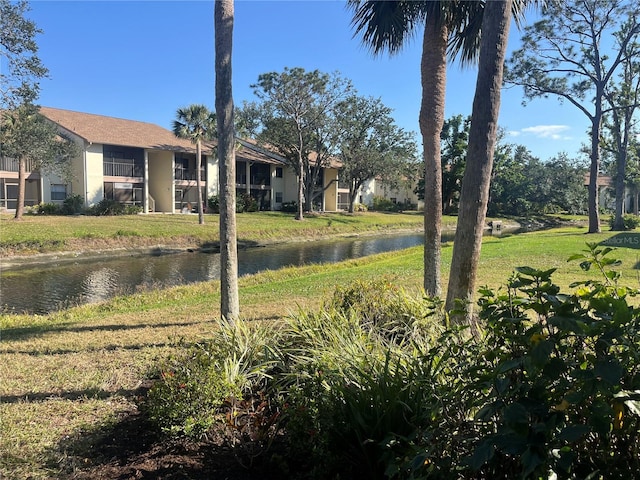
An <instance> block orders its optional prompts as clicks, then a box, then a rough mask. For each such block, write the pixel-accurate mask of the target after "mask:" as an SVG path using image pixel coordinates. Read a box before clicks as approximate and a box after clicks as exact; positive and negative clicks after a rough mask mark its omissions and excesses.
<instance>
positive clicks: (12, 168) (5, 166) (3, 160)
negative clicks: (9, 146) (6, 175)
mask: <svg viewBox="0 0 640 480" xmlns="http://www.w3.org/2000/svg"><path fill="white" fill-rule="evenodd" d="M18 167H19V162H18V160H16V159H15V158H8V157H0V171H2V172H17V171H18ZM34 170H37V168H36V164H35V162H33V161H31V160H27V169H26V171H27V172H33V171H34Z"/></svg>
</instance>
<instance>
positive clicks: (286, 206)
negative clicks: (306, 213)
mask: <svg viewBox="0 0 640 480" xmlns="http://www.w3.org/2000/svg"><path fill="white" fill-rule="evenodd" d="M281 210H282V211H283V212H285V213H296V212H297V211H298V202H282V209H281Z"/></svg>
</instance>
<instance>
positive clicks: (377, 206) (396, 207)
mask: <svg viewBox="0 0 640 480" xmlns="http://www.w3.org/2000/svg"><path fill="white" fill-rule="evenodd" d="M417 208H418V206H417V205H416V204H414V203H411V202H410V201H408V200H407V201H404V202H395V203H394V202H392V201H391V200H389V199H388V198H385V197H379V196H375V197H373V203H372V205H371V210H374V211H376V212H402V211H404V210H415V209H417Z"/></svg>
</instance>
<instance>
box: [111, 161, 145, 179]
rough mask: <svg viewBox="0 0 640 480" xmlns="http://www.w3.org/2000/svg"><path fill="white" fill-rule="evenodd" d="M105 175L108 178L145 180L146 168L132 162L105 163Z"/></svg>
mask: <svg viewBox="0 0 640 480" xmlns="http://www.w3.org/2000/svg"><path fill="white" fill-rule="evenodd" d="M103 174H104V175H105V176H107V177H127V178H132V177H138V178H144V166H143V165H136V164H135V163H131V162H105V163H104V167H103Z"/></svg>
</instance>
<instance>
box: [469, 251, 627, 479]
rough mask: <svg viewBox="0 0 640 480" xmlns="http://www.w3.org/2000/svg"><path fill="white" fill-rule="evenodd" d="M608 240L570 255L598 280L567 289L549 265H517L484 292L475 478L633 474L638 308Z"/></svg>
mask: <svg viewBox="0 0 640 480" xmlns="http://www.w3.org/2000/svg"><path fill="white" fill-rule="evenodd" d="M611 252H612V249H611V248H603V247H599V246H598V245H596V244H589V245H588V249H587V250H586V253H584V254H579V255H574V256H573V257H572V258H571V260H580V261H581V267H582V268H583V269H584V270H585V271H586V270H589V269H591V268H592V267H594V268H597V269H599V270H600V271H601V272H602V274H603V275H604V280H603V281H580V282H576V283H574V284H573V285H572V287H575V288H576V290H575V292H574V293H573V294H564V293H561V292H560V289H559V288H558V287H557V286H556V285H554V284H553V282H552V281H551V275H552V273H553V272H554V270H553V269H552V270H536V269H532V268H528V267H523V268H518V269H516V274H515V275H514V276H513V277H512V279H511V280H510V282H509V284H508V289H507V291H506V292H503V293H500V292H493V291H490V290H483V291H482V298H481V299H480V306H481V310H480V315H481V317H482V319H483V320H485V322H486V336H485V338H484V340H483V342H482V344H480V345H478V347H477V350H476V353H475V356H476V358H477V364H475V365H471V366H470V368H469V369H468V373H469V375H470V381H469V384H468V385H467V386H466V388H465V390H466V391H467V393H468V394H469V395H473V396H476V397H477V398H478V399H479V401H478V402H477V403H476V409H477V410H476V412H475V417H474V418H475V421H474V426H475V429H476V432H477V438H476V439H475V440H474V442H473V443H474V448H473V453H472V455H470V456H469V457H468V464H469V466H470V467H471V468H472V469H473V470H475V471H478V472H480V477H481V478H515V477H516V476H518V477H521V478H531V479H534V478H535V479H538V478H541V479H542V478H547V477H548V476H549V475H550V474H552V473H553V474H554V475H556V476H557V478H601V476H602V475H604V476H605V477H606V478H630V477H631V476H633V475H634V474H635V473H633V472H637V471H638V469H640V434H639V433H638V428H639V427H640V422H639V413H640V402H639V400H640V375H639V373H640V370H639V369H640V362H639V360H640V311H639V310H638V308H637V307H635V306H633V305H630V304H629V299H630V298H631V297H633V296H635V295H637V293H638V292H637V290H635V289H630V288H626V287H622V286H620V285H619V284H618V279H619V274H618V273H617V272H616V271H615V270H613V269H612V268H613V267H614V266H616V265H617V264H619V262H618V261H616V260H615V259H612V258H610V257H609V256H608V255H609V254H610V253H611Z"/></svg>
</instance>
